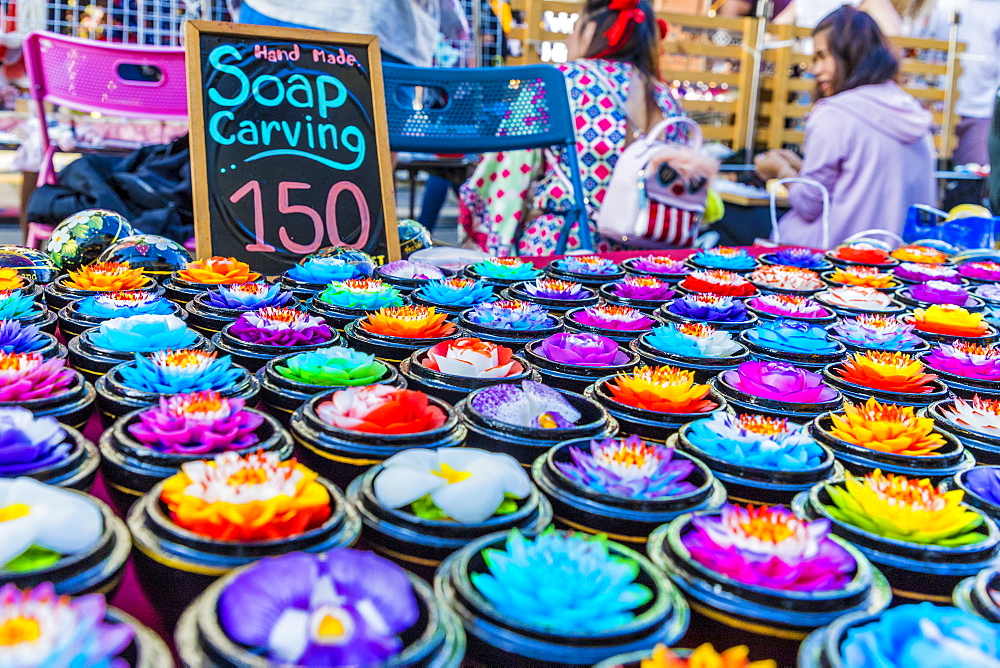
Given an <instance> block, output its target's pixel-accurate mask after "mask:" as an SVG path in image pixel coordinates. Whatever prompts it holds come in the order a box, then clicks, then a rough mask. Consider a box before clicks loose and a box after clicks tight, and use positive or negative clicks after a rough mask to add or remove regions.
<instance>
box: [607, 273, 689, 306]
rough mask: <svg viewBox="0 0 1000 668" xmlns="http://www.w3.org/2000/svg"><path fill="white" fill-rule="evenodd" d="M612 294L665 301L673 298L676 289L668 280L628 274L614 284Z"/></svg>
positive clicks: (627, 297)
mask: <svg viewBox="0 0 1000 668" xmlns="http://www.w3.org/2000/svg"><path fill="white" fill-rule="evenodd" d="M611 294H613V295H614V296H616V297H620V298H622V299H639V300H644V301H656V302H665V301H667V300H668V299H673V297H674V294H676V291H675V290H674V289H673V288H671V287H670V284H669V283H667V282H666V281H661V280H660V279H658V278H655V277H653V276H626V277H625V278H624V279H623V280H621V281H619V282H617V283H615V284H614V286H613V287H612V288H611Z"/></svg>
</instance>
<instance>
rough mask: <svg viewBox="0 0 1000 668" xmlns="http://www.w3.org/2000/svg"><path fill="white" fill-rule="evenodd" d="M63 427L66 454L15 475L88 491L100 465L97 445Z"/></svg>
mask: <svg viewBox="0 0 1000 668" xmlns="http://www.w3.org/2000/svg"><path fill="white" fill-rule="evenodd" d="M63 429H64V430H65V431H66V439H65V441H64V442H65V443H69V444H70V450H69V452H67V453H66V456H65V457H64V458H63V459H61V460H60V461H58V462H55V463H52V464H49V465H47V466H39V467H37V468H33V469H28V470H25V471H21V472H19V473H18V474H17V476H25V477H28V478H34V479H35V480H37V481H39V482H44V483H47V484H49V485H53V486H55V487H68V488H70V489H75V490H77V491H80V492H89V491H90V488H91V487H92V486H93V485H94V478H95V477H96V476H97V469H98V467H99V466H100V465H101V455H100V453H99V452H98V451H97V446H96V445H94V444H93V443H91V442H90V441H89V440H88V439H86V438H84V437H83V434H81V433H80V432H79V431H77V430H76V429H73V428H72V427H67V426H65V425H64V426H63ZM10 477H14V476H10Z"/></svg>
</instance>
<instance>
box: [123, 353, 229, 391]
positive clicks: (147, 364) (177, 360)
mask: <svg viewBox="0 0 1000 668" xmlns="http://www.w3.org/2000/svg"><path fill="white" fill-rule="evenodd" d="M120 373H121V376H122V381H123V382H124V383H125V385H127V386H128V387H131V388H132V389H135V390H139V391H141V392H155V393H157V394H180V393H183V392H203V391H206V390H214V391H216V392H221V391H222V390H226V389H229V388H231V387H232V386H233V385H234V384H236V383H237V382H238V381H239V380H240V376H241V375H242V369H240V368H239V367H234V366H233V364H232V360H231V359H230V358H229V355H225V356H223V357H220V358H217V357H216V353H210V352H207V351H205V350H195V349H194V348H185V349H181V350H159V351H157V352H155V353H153V354H152V355H150V356H149V357H144V356H142V355H140V354H139V353H136V355H135V365H134V366H133V365H125V366H122V367H120Z"/></svg>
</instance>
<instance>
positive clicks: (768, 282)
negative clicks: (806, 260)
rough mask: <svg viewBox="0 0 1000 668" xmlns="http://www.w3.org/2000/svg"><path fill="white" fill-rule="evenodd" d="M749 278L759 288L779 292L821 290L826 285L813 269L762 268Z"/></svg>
mask: <svg viewBox="0 0 1000 668" xmlns="http://www.w3.org/2000/svg"><path fill="white" fill-rule="evenodd" d="M748 278H749V279H750V282H752V283H756V284H757V285H759V286H762V287H767V288H775V289H778V290H821V289H822V288H823V285H824V284H823V281H822V280H820V278H819V274H817V273H816V272H815V271H813V270H811V269H803V268H802V267H786V266H782V265H769V266H764V267H761V268H759V269H757V270H755V271H754V272H753V273H752V274H750V276H748Z"/></svg>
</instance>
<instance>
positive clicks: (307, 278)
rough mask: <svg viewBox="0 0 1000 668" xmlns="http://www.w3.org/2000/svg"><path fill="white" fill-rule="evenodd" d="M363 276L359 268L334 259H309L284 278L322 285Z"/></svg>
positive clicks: (286, 273)
mask: <svg viewBox="0 0 1000 668" xmlns="http://www.w3.org/2000/svg"><path fill="white" fill-rule="evenodd" d="M364 275H365V273H364V270H363V269H362V268H361V267H358V266H357V265H356V264H353V263H351V262H345V261H344V260H341V259H338V258H335V257H323V258H315V257H314V258H309V259H308V260H306V261H305V262H303V263H302V264H297V265H295V266H294V267H292V268H291V269H289V270H288V271H286V272H285V276H288V277H289V278H292V279H295V280H296V281H302V282H303V283H319V284H322V285H325V284H327V283H331V282H333V281H346V280H347V279H349V278H358V277H361V276H364Z"/></svg>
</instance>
